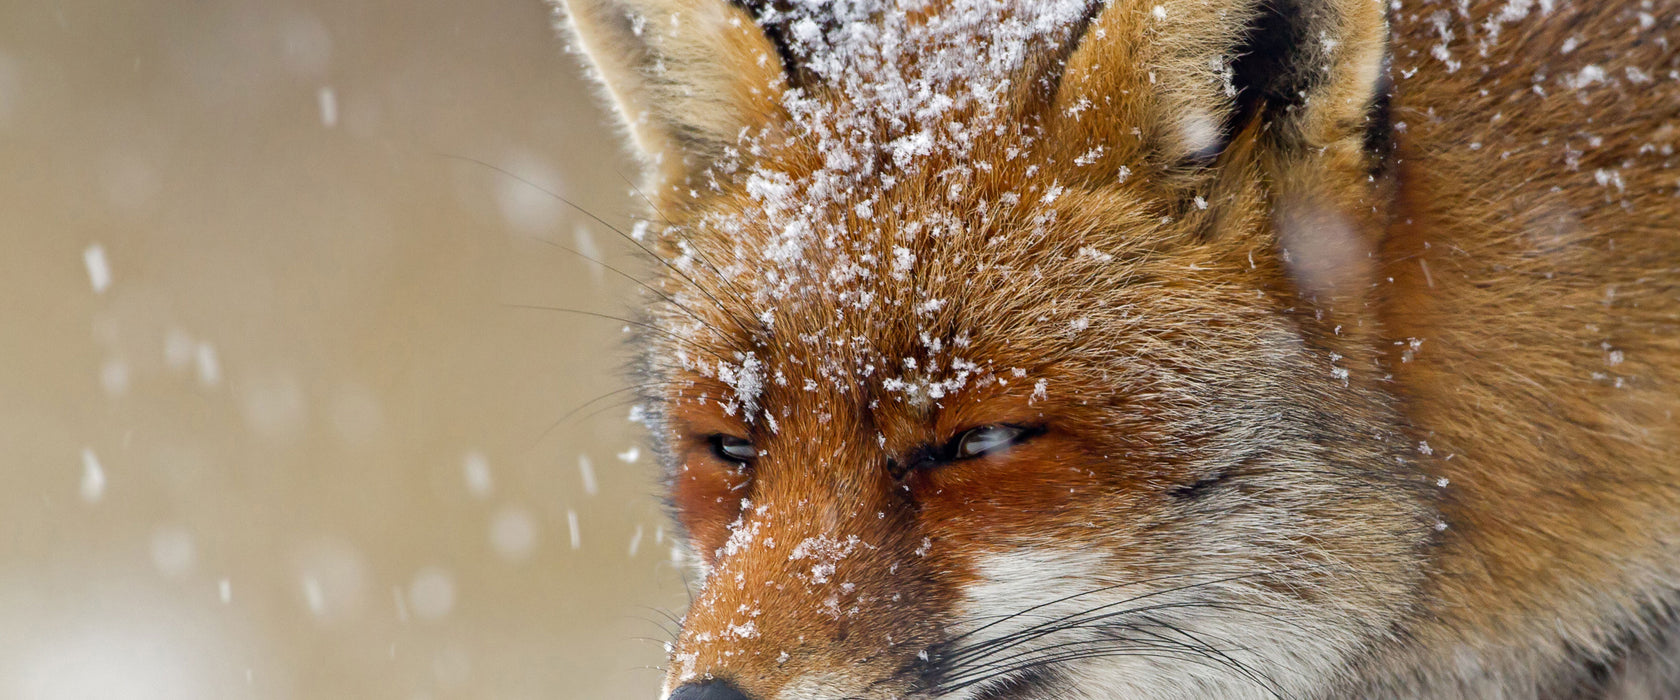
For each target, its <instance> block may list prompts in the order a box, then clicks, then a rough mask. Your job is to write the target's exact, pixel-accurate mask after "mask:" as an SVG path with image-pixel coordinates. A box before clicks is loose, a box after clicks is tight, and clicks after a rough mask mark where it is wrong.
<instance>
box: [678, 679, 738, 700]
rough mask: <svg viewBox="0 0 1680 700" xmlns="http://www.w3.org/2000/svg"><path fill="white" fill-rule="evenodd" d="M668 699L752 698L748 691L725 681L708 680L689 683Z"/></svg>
mask: <svg viewBox="0 0 1680 700" xmlns="http://www.w3.org/2000/svg"><path fill="white" fill-rule="evenodd" d="M666 700H752V698H751V697H750V696H748V695H747V694H746V693H743V692H741V691H740V690H739V689H737V688H736V687H735V686H733V685H730V684H729V683H728V682H725V681H707V682H705V683H688V684H685V685H683V686H682V687H680V688H677V689H676V690H675V691H672V693H671V696H670V697H669V698H666Z"/></svg>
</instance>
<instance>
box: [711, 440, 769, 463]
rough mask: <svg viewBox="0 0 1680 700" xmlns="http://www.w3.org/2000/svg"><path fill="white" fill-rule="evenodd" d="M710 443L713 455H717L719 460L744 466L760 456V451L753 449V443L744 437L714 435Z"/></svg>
mask: <svg viewBox="0 0 1680 700" xmlns="http://www.w3.org/2000/svg"><path fill="white" fill-rule="evenodd" d="M710 442H711V443H712V454H714V455H717V458H718V459H721V460H723V461H725V462H734V463H736V464H743V465H744V464H746V463H747V462H751V461H752V460H753V458H754V457H757V456H758V449H757V448H754V447H753V444H752V441H751V440H748V439H746V438H743V437H735V436H734V435H724V434H722V433H719V434H717V435H713V436H712V437H711V439H710Z"/></svg>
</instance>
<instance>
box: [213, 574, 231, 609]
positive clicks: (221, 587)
mask: <svg viewBox="0 0 1680 700" xmlns="http://www.w3.org/2000/svg"><path fill="white" fill-rule="evenodd" d="M216 597H217V598H220V599H221V601H222V604H223V605H226V604H228V603H232V602H233V581H232V580H231V579H227V578H223V579H221V580H219V581H217V582H216Z"/></svg>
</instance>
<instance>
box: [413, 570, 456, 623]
mask: <svg viewBox="0 0 1680 700" xmlns="http://www.w3.org/2000/svg"><path fill="white" fill-rule="evenodd" d="M408 602H409V605H410V607H411V608H412V609H413V611H414V614H415V615H417V616H419V617H420V619H422V620H437V619H441V618H443V617H444V616H446V615H448V614H449V613H450V611H452V610H454V609H455V577H454V576H452V575H451V574H450V573H449V572H448V571H445V570H443V569H441V568H438V567H435V566H429V567H426V568H424V569H421V570H420V571H419V572H417V573H415V574H414V578H413V580H411V581H409V583H408Z"/></svg>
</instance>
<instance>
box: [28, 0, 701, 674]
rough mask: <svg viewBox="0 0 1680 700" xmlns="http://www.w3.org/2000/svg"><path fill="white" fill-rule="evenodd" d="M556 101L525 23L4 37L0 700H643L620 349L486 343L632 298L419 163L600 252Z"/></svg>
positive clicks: (57, 20)
mask: <svg viewBox="0 0 1680 700" xmlns="http://www.w3.org/2000/svg"><path fill="white" fill-rule="evenodd" d="M580 75H581V71H580V67H579V65H578V63H577V62H576V60H574V58H573V57H571V56H569V55H567V54H566V53H565V52H564V50H563V47H562V44H561V42H560V41H559V40H558V39H557V38H556V37H555V35H554V32H553V30H552V27H551V16H550V14H549V11H548V8H547V7H545V6H544V5H543V4H541V3H540V2H539V1H538V0H491V1H467V0H428V1H421V2H414V1H408V0H366V1H360V2H344V1H341V0H260V1H259V0H213V1H209V2H198V1H192V0H106V1H103V2H101V1H97V0H8V1H6V2H0V698H27V699H31V700H33V699H55V700H56V699H61V698H100V699H103V698H170V699H191V698H404V699H410V698H413V699H418V698H637V697H642V698H647V697H652V696H653V695H654V693H655V692H656V689H657V687H658V683H659V672H658V671H657V670H654V669H653V668H652V667H654V666H656V665H657V664H658V663H659V662H660V659H661V656H662V654H661V651H660V648H659V645H658V640H659V638H660V637H661V636H662V634H663V633H662V632H661V631H660V628H659V626H658V624H656V622H657V621H659V620H660V616H659V613H658V612H655V611H653V610H651V609H649V608H654V607H665V608H670V609H675V610H677V611H679V612H680V607H681V605H682V603H683V602H684V600H685V595H684V593H683V590H682V582H681V574H680V573H679V571H678V570H677V569H676V568H675V567H674V566H673V565H672V563H671V542H670V540H669V539H668V538H666V537H665V534H664V528H663V527H662V523H663V520H662V516H661V513H660V510H659V506H658V504H657V501H656V499H655V498H654V492H655V488H654V474H653V468H652V465H650V464H649V463H648V459H647V456H646V454H645V451H637V450H635V449H634V446H635V445H636V444H637V443H638V441H639V440H640V436H639V433H638V431H637V427H636V426H634V425H631V424H630V423H629V422H628V421H627V420H626V415H627V411H628V405H627V404H626V402H625V400H624V399H625V396H626V395H625V394H622V393H620V394H613V393H612V392H614V391H615V390H619V389H621V388H623V387H624V386H625V385H626V381H625V380H624V379H623V378H622V377H621V375H620V374H619V373H618V367H619V364H620V362H621V358H622V356H623V354H624V353H623V348H622V347H621V346H620V344H619V343H620V341H619V337H620V329H619V327H618V324H615V323H613V322H611V321H600V320H595V319H590V318H585V317H577V316H571V315H567V314H563V313H557V312H545V311H535V310H526V309H520V308H515V307H514V306H513V305H518V304H535V305H555V306H567V307H576V308H584V309H591V310H596V311H601V312H606V313H621V312H623V310H624V309H626V308H627V307H628V306H629V305H630V304H631V303H632V299H633V297H634V295H633V293H632V292H633V288H632V287H631V286H630V285H628V284H626V283H624V282H623V281H622V280H618V279H615V278H614V277H613V276H612V275H611V274H610V273H608V274H605V275H603V274H602V271H601V270H599V269H596V268H594V267H593V266H591V265H589V264H587V263H584V262H582V261H580V260H578V259H577V258H576V257H575V256H573V255H572V254H570V253H567V252H566V251H564V250H561V249H559V248H556V247H553V246H551V245H548V244H545V243H543V242H541V241H542V240H543V239H547V240H551V241H556V242H559V243H562V244H564V245H566V246H570V247H574V248H579V249H582V250H585V251H596V253H595V254H598V255H599V256H601V257H604V258H605V259H607V260H609V261H612V262H613V263H614V264H615V265H621V266H627V267H629V268H631V269H640V267H641V266H640V264H639V262H638V261H637V260H636V258H635V256H633V255H630V254H629V253H627V252H626V248H627V247H626V246H625V245H622V243H621V242H620V241H618V240H616V239H615V238H614V237H613V236H612V234H611V233H610V232H607V231H605V230H602V229H600V228H599V227H596V226H595V225H594V224H591V223H589V222H588V221H587V220H586V219H585V218H583V217H581V216H578V215H576V214H574V213H573V212H571V211H568V210H567V208H566V206H565V205H564V204H562V203H560V202H558V201H556V200H554V199H553V198H551V197H549V196H547V195H545V194H543V193H542V192H539V191H536V190H534V189H532V188H530V187H528V186H526V185H524V184H521V183H519V182H518V181H516V180H514V179H512V178H510V177H507V176H505V175H502V174H499V173H497V172H495V171H493V170H491V169H490V168H486V167H484V166H481V165H477V164H474V163H471V162H467V161H463V160H460V159H458V158H454V157H452V156H460V157H465V158H473V159H479V160H483V161H486V162H489V163H494V164H496V165H498V166H501V167H504V168H507V169H508V170H510V171H513V172H516V173H518V174H520V175H521V176H523V177H525V178H528V179H530V180H532V181H534V182H537V183H539V184H540V185H542V186H543V187H547V188H551V189H552V190H554V191H556V192H559V193H562V194H563V195H565V196H566V197H568V198H570V199H573V200H575V201H578V202H580V203H583V204H585V205H587V206H588V207H590V208H591V209H592V210H593V211H596V212H597V213H599V214H601V215H602V216H603V217H605V218H607V219H608V220H611V221H614V222H619V223H623V222H625V221H626V214H627V213H629V212H630V211H631V210H632V203H631V201H630V198H629V197H628V196H627V193H626V191H625V190H626V189H627V187H626V185H625V184H624V180H623V179H621V176H620V174H621V173H622V174H624V175H630V174H631V165H630V164H629V162H628V161H627V160H626V158H625V157H624V156H623V154H622V153H620V151H619V149H618V147H617V143H616V140H615V138H614V136H613V134H612V133H611V131H610V130H609V129H607V128H605V127H604V126H603V125H604V124H605V115H604V112H603V110H602V109H601V106H600V104H599V103H598V102H597V101H596V100H595V99H593V97H592V96H591V95H590V94H589V92H588V91H587V89H586V88H585V86H584V85H583V83H582V81H581V79H580ZM603 396H605V398H603V399H601V400H600V401H599V402H597V403H594V404H589V405H588V407H587V408H584V409H583V410H582V411H579V412H578V413H577V414H576V415H574V416H572V417H570V418H566V419H564V420H562V417H563V416H566V415H567V413H568V412H570V411H573V410H574V409H577V408H578V407H579V406H582V405H585V404H586V402H589V401H591V400H592V399H596V398H597V397H603ZM649 640H652V641H649Z"/></svg>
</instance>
